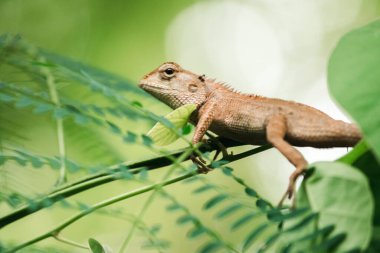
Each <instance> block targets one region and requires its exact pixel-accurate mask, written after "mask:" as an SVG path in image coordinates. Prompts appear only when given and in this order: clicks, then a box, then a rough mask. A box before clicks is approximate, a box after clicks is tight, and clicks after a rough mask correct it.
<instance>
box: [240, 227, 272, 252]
mask: <svg viewBox="0 0 380 253" xmlns="http://www.w3.org/2000/svg"><path fill="white" fill-rule="evenodd" d="M268 227H269V223H264V224H261V225H260V226H258V227H256V228H255V229H254V230H252V231H251V232H250V233H249V234H248V236H247V237H246V238H245V240H244V243H243V252H245V251H247V249H248V248H249V247H251V245H252V244H253V243H254V241H255V239H256V238H257V237H258V236H259V235H260V234H261V233H263V232H264V231H265V229H267V228H268Z"/></svg>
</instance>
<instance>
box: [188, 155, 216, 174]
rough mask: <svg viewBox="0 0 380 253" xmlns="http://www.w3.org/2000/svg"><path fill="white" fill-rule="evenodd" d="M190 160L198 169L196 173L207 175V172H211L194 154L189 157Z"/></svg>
mask: <svg viewBox="0 0 380 253" xmlns="http://www.w3.org/2000/svg"><path fill="white" fill-rule="evenodd" d="M190 159H191V161H193V163H194V164H195V165H196V166H197V168H198V173H202V174H207V173H208V172H209V171H211V170H212V169H211V168H209V167H208V166H207V165H206V161H205V160H203V159H202V158H201V157H199V156H195V155H194V154H193V155H191V156H190Z"/></svg>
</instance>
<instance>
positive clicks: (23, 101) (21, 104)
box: [15, 97, 33, 108]
mask: <svg viewBox="0 0 380 253" xmlns="http://www.w3.org/2000/svg"><path fill="white" fill-rule="evenodd" d="M32 104H33V101H32V100H31V99H30V98H28V97H21V98H20V99H19V100H17V102H16V104H15V106H16V108H23V107H27V106H29V105H32Z"/></svg>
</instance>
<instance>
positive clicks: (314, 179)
mask: <svg viewBox="0 0 380 253" xmlns="http://www.w3.org/2000/svg"><path fill="white" fill-rule="evenodd" d="M313 166H314V172H313V174H312V175H311V176H310V177H309V178H307V179H306V180H305V181H304V182H303V184H302V186H301V189H300V191H299V192H298V194H297V206H298V207H301V208H303V207H309V208H310V209H311V211H312V212H314V213H318V220H317V223H316V227H315V230H317V229H322V228H325V227H327V226H330V225H334V226H335V229H334V231H333V232H332V233H331V235H330V236H329V238H331V239H332V238H333V237H334V236H337V235H339V234H345V235H346V240H344V242H343V243H342V244H341V245H340V246H339V247H338V248H337V251H336V252H343V251H347V250H351V249H354V248H361V249H365V248H366V247H367V246H368V244H369V241H370V239H371V235H372V217H373V210H374V203H373V198H372V195H371V191H370V187H369V184H368V181H367V178H366V177H365V176H364V175H363V174H362V173H361V172H360V171H359V170H357V169H355V168H353V167H351V166H349V165H347V164H344V163H340V162H319V163H316V164H314V165H313ZM309 229H310V228H309ZM309 232H310V230H309ZM304 235H305V234H304ZM314 243H316V242H314ZM315 245H316V244H314V246H315Z"/></svg>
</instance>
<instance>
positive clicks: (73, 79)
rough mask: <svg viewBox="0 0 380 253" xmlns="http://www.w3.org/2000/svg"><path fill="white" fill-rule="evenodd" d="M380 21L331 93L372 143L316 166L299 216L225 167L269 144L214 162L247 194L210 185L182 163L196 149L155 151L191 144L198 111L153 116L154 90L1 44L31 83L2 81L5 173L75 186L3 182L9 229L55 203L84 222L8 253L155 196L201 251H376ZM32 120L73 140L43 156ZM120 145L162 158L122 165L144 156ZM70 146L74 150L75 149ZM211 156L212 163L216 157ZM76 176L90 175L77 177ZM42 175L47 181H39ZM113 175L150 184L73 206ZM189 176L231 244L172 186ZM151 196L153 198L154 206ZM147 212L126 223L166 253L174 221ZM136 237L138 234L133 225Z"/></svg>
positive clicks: (337, 57)
mask: <svg viewBox="0 0 380 253" xmlns="http://www.w3.org/2000/svg"><path fill="white" fill-rule="evenodd" d="M379 24H380V23H379V21H376V22H374V23H372V24H370V25H368V26H367V27H364V28H361V29H358V30H355V31H353V32H352V33H349V34H348V35H346V36H344V37H343V38H342V40H341V42H340V43H339V44H338V46H337V48H336V49H335V51H334V53H333V55H332V58H331V60H330V63H329V85H330V89H331V91H332V93H333V95H334V96H335V97H336V98H337V100H338V101H339V102H340V103H341V105H342V106H343V107H344V108H345V109H346V110H347V111H348V112H349V113H350V114H351V116H353V117H354V119H355V120H356V121H358V124H359V125H360V127H361V128H362V129H363V131H364V136H365V139H364V141H362V142H361V143H360V144H359V145H358V146H357V147H355V148H354V149H353V150H352V151H351V152H350V153H348V154H347V155H346V156H344V157H342V158H341V159H340V161H339V162H330V163H316V164H314V165H313V166H312V167H313V168H312V169H311V170H309V175H308V176H307V177H306V178H305V180H304V181H303V183H302V185H301V187H300V190H299V191H298V193H297V195H296V196H297V208H295V209H290V208H288V207H281V208H280V207H275V206H273V205H272V204H271V203H269V202H268V201H266V200H265V199H263V198H262V197H261V196H260V194H259V193H258V192H256V191H255V189H253V188H252V187H251V186H250V184H249V182H246V180H244V179H243V178H241V177H239V176H237V175H236V174H235V172H234V170H233V169H232V168H231V167H228V165H227V164H228V163H230V162H232V161H235V160H238V159H242V158H244V157H247V156H250V155H254V154H257V153H259V152H262V151H264V150H266V149H268V147H259V148H256V149H253V150H249V151H246V152H242V153H240V154H237V155H231V156H230V157H227V158H225V160H218V161H209V162H210V167H212V168H213V169H214V170H215V171H214V172H213V173H220V175H223V176H224V177H225V178H226V180H229V181H230V182H233V183H235V184H236V185H237V186H238V187H240V188H238V189H240V191H238V192H231V191H229V190H228V189H226V188H225V187H224V186H220V185H216V184H215V183H212V182H210V181H209V180H208V179H207V177H204V176H200V175H197V172H196V171H195V168H194V166H192V165H190V166H187V165H186V164H185V163H183V162H184V161H186V160H188V159H189V155H190V154H192V153H194V152H195V153H201V152H200V150H201V148H198V146H197V147H193V146H192V145H189V147H188V148H186V149H183V150H180V151H177V152H173V151H170V150H165V149H163V148H158V147H157V146H158V145H166V144H169V143H171V142H173V141H175V140H176V139H178V138H183V139H184V140H186V138H184V135H186V134H189V132H190V131H191V127H189V125H188V124H187V125H186V123H187V121H188V118H189V116H190V114H191V113H192V112H193V111H194V110H195V105H187V106H184V107H181V108H179V109H178V110H176V111H174V112H172V113H170V114H169V115H168V116H167V117H166V118H165V117H161V116H158V115H155V114H154V113H153V112H151V111H150V110H147V109H145V108H144V106H143V104H142V103H141V102H140V101H139V100H140V99H141V98H142V96H144V95H143V93H142V92H141V90H139V89H138V88H137V87H136V86H135V85H134V84H132V83H131V82H129V81H127V80H124V79H122V78H120V77H117V76H115V75H112V74H109V73H107V72H104V71H102V70H99V69H96V68H93V67H89V66H87V65H84V64H82V63H79V62H76V61H73V60H70V59H67V58H65V57H62V56H59V55H56V54H53V53H51V52H47V51H45V50H43V49H39V48H36V47H34V46H33V45H30V44H28V43H26V42H25V41H23V40H21V39H20V38H18V37H17V36H2V37H0V54H1V55H2V58H1V63H2V64H4V65H5V66H7V68H9V69H10V70H11V71H12V72H13V71H18V73H19V75H20V76H21V75H22V76H23V77H25V78H26V79H27V80H28V84H27V85H25V84H24V85H22V83H19V82H17V80H14V79H13V78H12V75H3V76H2V77H1V79H2V80H0V101H1V108H7V111H4V110H2V111H1V113H0V119H1V120H2V122H5V123H4V124H1V125H0V136H1V138H2V139H1V143H0V145H1V153H0V165H1V166H2V167H1V170H0V173H1V175H2V176H3V177H8V178H17V181H20V183H18V185H22V183H21V182H23V184H25V185H28V179H27V178H26V177H23V176H22V175H17V176H13V175H14V174H12V177H10V175H11V174H10V173H9V171H10V168H11V169H12V172H13V171H15V170H17V169H25V170H28V171H33V172H36V173H39V172H40V173H42V172H43V171H48V172H49V173H53V175H55V176H56V177H59V179H62V177H64V178H67V179H68V182H67V183H66V184H63V185H62V184H59V185H54V182H51V183H50V188H49V187H48V188H46V189H44V190H41V191H40V192H38V194H27V191H26V190H24V191H20V190H19V191H16V190H15V189H14V188H13V187H11V186H10V185H7V186H5V187H2V188H1V189H0V197H1V198H0V200H1V201H2V202H4V203H8V206H9V208H10V210H11V211H10V213H8V214H7V215H5V216H2V217H0V226H1V227H3V226H7V225H9V226H11V225H13V222H15V221H19V220H21V219H22V218H25V217H27V216H28V215H30V214H32V213H34V212H37V211H38V210H41V209H46V212H50V211H51V209H47V207H49V206H53V205H54V206H60V207H61V208H66V209H72V210H75V211H76V214H75V215H74V216H72V217H71V218H69V219H67V220H65V221H63V223H61V224H60V225H57V226H56V227H55V228H53V229H52V230H51V231H47V232H46V233H43V234H41V235H39V236H37V237H35V238H34V239H31V241H27V242H25V243H22V244H16V245H14V244H12V245H11V244H9V245H8V244H6V245H5V246H7V247H5V246H4V245H2V247H3V248H2V250H3V249H4V250H3V251H5V252H7V251H8V252H12V251H16V250H18V249H22V248H24V247H28V249H29V248H31V247H30V246H31V245H33V244H34V243H35V242H39V241H41V240H44V239H46V238H55V239H57V240H58V241H61V242H64V243H66V244H70V245H71V246H73V245H74V246H77V247H83V246H81V245H79V244H78V243H75V242H71V241H69V240H64V239H60V238H59V234H60V232H61V231H62V230H64V229H65V228H67V227H68V226H70V225H71V224H73V223H74V222H76V221H77V220H79V219H81V218H82V217H85V216H87V215H90V214H93V213H95V212H96V213H97V214H104V215H108V216H110V217H117V218H122V219H125V217H124V216H125V214H126V213H125V210H122V211H120V210H121V209H117V210H116V211H115V212H111V211H109V210H108V209H105V208H106V207H108V206H109V205H112V204H115V203H117V202H119V201H121V200H126V199H129V198H132V197H135V196H138V195H140V194H143V193H146V192H149V191H153V192H155V193H159V196H161V197H162V198H163V199H164V200H167V201H168V202H169V204H168V205H167V208H166V211H167V212H169V213H170V217H173V220H175V221H176V224H177V225H178V226H179V227H181V228H184V229H188V230H187V233H186V236H187V238H188V239H189V240H194V242H196V241H197V240H201V242H202V245H201V246H199V247H198V248H197V250H196V251H197V252H201V253H211V252H251V251H253V252H265V251H267V252H273V251H275V252H342V251H353V252H354V251H355V250H362V251H364V250H367V251H368V252H376V250H377V249H379V244H380V238H379V236H378V231H379V227H380V225H379V224H380V192H379V191H380V190H379V189H380V188H379V187H378V185H379V183H380V181H379V180H380V174H379V173H380V166H379V162H378V161H379V154H380V153H379V150H380V149H379V147H380V146H379V143H378V140H379V139H380V138H379V137H380V135H379V131H380V128H379V125H380V124H379V121H378V118H376V117H373V115H376V112H377V111H376V110H377V109H378V107H379V106H378V99H376V98H377V97H378V96H380V91H379V89H378V87H377V86H378V85H377V84H378V80H380V77H379V76H378V71H375V67H376V66H378V65H380V63H379V57H376V56H377V55H379V45H380V43H379V37H378V36H377V34H378V33H379V26H380V25H379ZM363 45H365V46H363ZM359 80H360V81H361V83H362V85H360V86H359V85H357V83H358V81H359ZM363 97H365V98H366V99H363ZM98 101H100V102H98ZM369 112H370V113H369ZM13 114H14V115H23V116H21V117H20V118H22V119H23V120H18V121H14V120H13V119H11V117H10V115H13ZM25 115H26V116H25ZM24 121H29V122H31V123H30V124H36V122H38V123H41V122H42V123H43V124H44V125H45V126H47V127H46V129H54V131H53V132H54V133H55V134H56V135H58V136H59V135H62V136H64V138H61V139H59V138H58V140H56V141H55V145H56V146H58V148H57V149H56V150H51V151H50V150H49V152H46V151H45V152H42V151H40V150H43V149H39V148H38V147H34V146H33V145H31V144H30V143H28V142H26V141H25V140H26V139H28V138H33V137H34V136H33V135H28V134H27V131H25V129H28V124H25V123H24ZM125 122H133V125H134V126H135V125H137V124H136V123H137V122H138V123H146V124H151V123H152V122H158V123H157V124H156V126H154V127H153V129H152V130H151V131H150V132H149V133H148V134H147V135H144V134H143V133H142V132H141V131H140V128H138V127H129V129H125V125H126V124H125ZM42 123H41V124H42ZM29 126H30V125H29ZM60 126H61V127H60ZM99 136H104V137H105V138H99ZM115 141H118V142H119V143H120V146H121V147H128V148H131V147H141V148H144V149H146V150H150V151H152V152H154V153H156V154H159V155H160V156H158V157H154V158H152V159H145V160H143V161H140V162H134V163H131V162H124V161H125V160H127V161H128V160H129V159H130V158H132V159H134V157H126V156H125V155H121V154H120V153H118V152H117V150H116V148H115V145H113V144H114V143H113V142H115ZM20 143H21V144H20ZM24 143H27V144H24ZM32 143H33V139H32ZM367 143H368V146H367ZM71 148H73V150H74V151H72V152H66V150H70V149H71ZM213 150H214V149H209V150H207V151H208V152H210V151H213ZM76 153H80V154H81V156H77V155H76ZM203 155H204V158H205V159H207V158H208V155H206V154H203ZM83 157H85V158H83ZM120 161H123V162H122V163H120ZM104 164H105V165H104ZM112 164H116V165H112ZM167 165H171V167H170V168H171V169H170V170H169V172H171V171H173V168H175V169H176V170H175V171H176V172H179V173H180V174H179V175H175V176H174V175H172V174H171V173H168V174H167V175H166V176H165V177H164V178H163V179H162V180H159V181H157V179H156V178H153V176H152V175H151V174H150V171H151V170H153V169H157V168H162V167H165V166H167ZM8 168H9V169H8ZM20 174H21V173H20ZM57 174H59V175H58V176H57ZM77 174H80V175H81V177H80V178H79V179H78V178H77V176H76V175H77ZM36 177H40V175H39V174H36ZM115 180H125V181H127V182H128V183H132V182H133V183H139V184H143V186H142V187H141V188H137V189H130V190H129V191H127V192H125V193H123V194H120V195H117V196H113V197H111V198H108V199H105V200H103V201H101V202H98V203H95V204H88V203H82V202H74V201H72V200H71V199H69V197H71V196H73V195H75V194H78V193H81V192H83V191H85V190H91V189H93V188H95V187H97V186H100V185H103V184H106V183H108V182H112V181H115ZM184 180H187V183H188V184H193V189H192V197H194V198H199V199H202V203H201V206H202V207H203V208H202V210H201V212H203V213H205V214H209V215H210V217H211V219H212V220H213V221H216V222H218V223H220V224H223V225H224V226H225V227H226V229H227V230H228V233H227V234H234V235H236V237H238V238H233V239H234V241H233V242H232V240H231V239H232V238H231V237H230V236H226V235H225V234H226V233H222V232H221V231H218V230H217V229H216V228H215V227H214V226H213V225H212V224H211V225H210V224H209V222H208V221H206V220H203V219H202V218H201V217H200V216H199V215H198V213H197V212H196V211H194V210H192V209H191V208H189V207H187V206H186V205H185V204H184V203H182V199H178V198H176V197H175V196H173V194H172V193H171V192H170V191H167V190H166V189H164V188H163V187H164V186H165V185H169V184H173V183H177V182H180V181H184ZM57 181H58V182H62V181H60V180H57ZM128 185H129V184H128ZM152 196H154V195H153V194H152ZM152 199H153V198H149V199H148V201H147V202H146V203H145V206H146V207H148V206H149V203H150V202H151V201H152ZM58 203H59V204H58ZM143 210H144V209H143ZM143 214H144V212H143V211H141V212H140V214H139V216H138V217H136V216H133V215H131V216H129V218H128V219H126V220H128V222H130V223H131V224H132V226H133V227H136V228H137V229H138V231H140V232H142V234H143V236H144V238H145V240H144V242H143V243H141V249H142V250H152V249H153V250H155V251H157V252H166V251H167V250H168V249H169V247H170V243H171V241H167V240H165V239H162V238H159V237H158V234H159V233H160V231H161V227H162V226H163V225H165V223H164V221H160V222H161V223H162V224H161V223H160V224H154V225H152V224H146V223H145V220H144V217H143ZM20 222H22V220H21V221H20ZM131 231H132V232H130V235H132V234H133V229H132V230H131ZM129 238H130V237H129V235H128V237H127V238H126V239H125V240H124V242H126V244H128V243H129ZM105 243H107V242H105ZM88 244H89V247H90V249H91V251H92V252H96V253H98V252H107V250H108V249H107V247H105V246H104V245H105V244H103V243H100V242H98V241H96V240H95V239H89V240H88ZM10 246H12V247H10ZM123 248H124V246H123V247H122V249H123Z"/></svg>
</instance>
